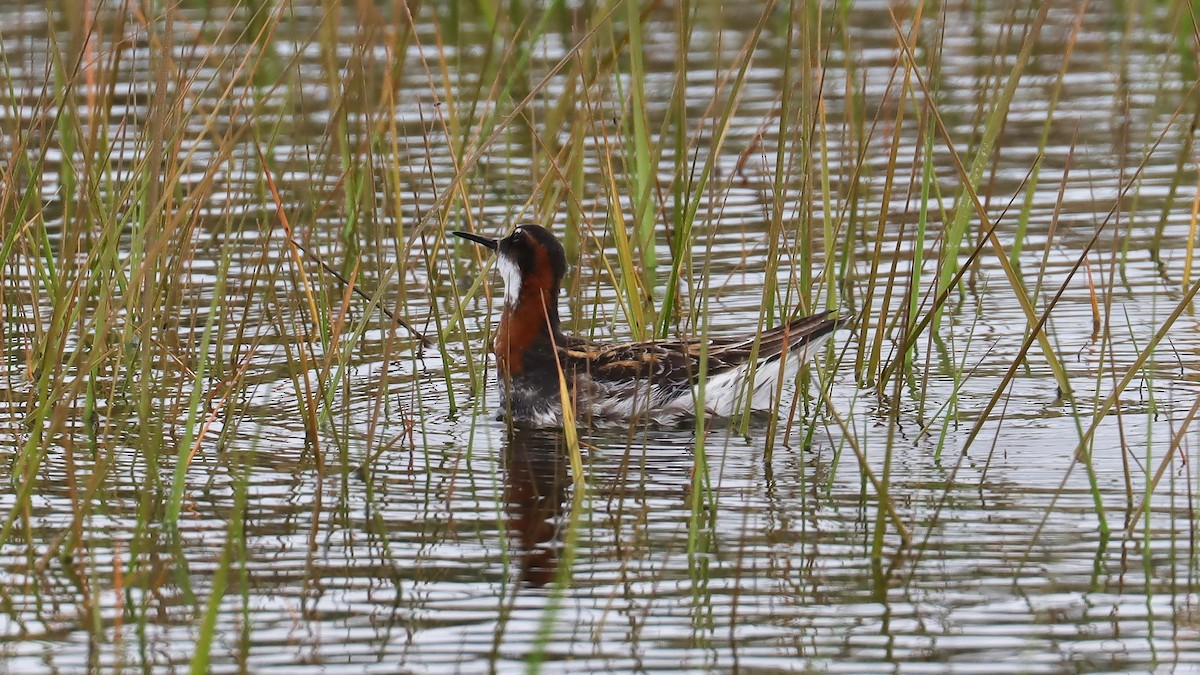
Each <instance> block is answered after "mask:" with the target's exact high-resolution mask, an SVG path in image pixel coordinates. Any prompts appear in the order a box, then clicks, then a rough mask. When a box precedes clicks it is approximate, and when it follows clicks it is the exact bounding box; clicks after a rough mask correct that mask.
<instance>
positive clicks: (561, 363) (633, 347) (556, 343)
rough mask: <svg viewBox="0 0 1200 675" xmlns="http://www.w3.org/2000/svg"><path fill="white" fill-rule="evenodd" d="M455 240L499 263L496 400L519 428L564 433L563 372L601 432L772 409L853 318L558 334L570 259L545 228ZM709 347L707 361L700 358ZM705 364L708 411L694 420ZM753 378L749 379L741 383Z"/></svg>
mask: <svg viewBox="0 0 1200 675" xmlns="http://www.w3.org/2000/svg"><path fill="white" fill-rule="evenodd" d="M452 234H454V235H455V236H457V237H461V238H462V239H465V240H467V241H470V242H474V243H475V244H478V245H480V246H484V247H486V248H488V249H490V250H492V251H493V252H495V254H496V256H497V267H498V268H499V270H500V277H501V278H502V279H503V281H504V307H503V310H502V311H501V313H500V323H499V325H497V326H496V329H495V333H494V337H493V341H492V353H493V355H494V357H495V362H496V369H497V371H498V378H497V379H498V381H499V387H500V393H501V400H502V402H503V405H504V406H505V410H506V412H507V414H508V417H509V419H510V420H511V422H512V423H513V424H514V425H517V426H527V427H532V428H552V427H559V428H561V427H562V426H563V422H564V419H563V405H562V398H563V397H562V390H561V389H560V373H561V375H562V377H563V379H564V381H565V383H566V385H567V390H568V392H569V396H570V401H569V402H570V403H571V406H570V407H569V410H573V411H574V413H575V415H574V417H575V418H577V419H576V421H583V422H587V423H591V424H594V425H597V426H603V425H612V424H622V423H628V422H633V421H640V420H642V421H649V422H652V423H658V424H663V425H670V424H680V423H683V422H685V421H687V420H695V419H696V418H698V417H704V416H713V417H731V416H733V415H734V414H736V413H737V412H738V411H739V410H741V409H742V408H743V406H744V401H745V397H746V396H749V397H750V402H751V408H752V409H757V410H762V409H764V408H765V407H766V406H767V405H769V404H770V400H771V397H772V394H773V392H774V390H775V385H776V383H777V382H778V381H779V378H781V377H784V378H788V377H791V376H794V375H795V373H796V372H797V370H798V369H799V367H800V365H801V364H802V363H803V362H805V361H806V360H807V359H808V358H809V356H811V355H812V354H813V353H815V352H816V350H817V349H818V348H819V347H820V346H821V344H823V343H824V342H825V340H827V339H828V338H829V337H830V336H831V335H832V334H833V332H834V331H836V330H837V329H839V328H842V327H844V326H846V325H847V324H848V323H849V322H850V317H842V316H836V313H834V312H823V313H819V314H814V315H810V316H803V317H800V318H797V319H794V320H791V321H788V322H786V323H784V324H782V325H779V326H776V327H774V328H771V329H769V330H765V331H762V333H761V334H758V335H756V334H753V333H751V334H744V335H735V336H730V337H715V338H710V339H707V340H703V341H702V340H701V339H696V338H693V339H682V340H651V341H645V342H629V343H611V344H603V343H597V342H592V341H590V340H587V339H584V338H581V337H577V336H574V335H568V334H566V333H564V332H563V331H562V322H561V320H560V318H559V314H558V296H559V292H560V290H561V288H562V281H563V277H564V276H565V275H566V273H567V256H566V252H565V250H564V249H563V247H562V244H560V243H559V242H558V239H556V238H555V236H554V235H553V234H552V233H551V232H550V231H549V230H547V229H545V228H543V227H541V226H540V225H532V224H530V225H519V226H517V227H516V228H514V229H513V230H512V232H511V233H510V234H509V235H508V236H506V237H504V238H502V239H491V238H488V237H484V236H481V235H478V234H475V233H472V232H462V231H454V232H452ZM756 342H757V346H758V349H757V352H756V351H755V349H754V347H755V343H756ZM705 349H707V359H706V360H702V358H701V356H702V351H704V350H705ZM781 358H782V359H783V361H784V363H783V367H782V368H781V367H780V366H779V361H780V359H781ZM752 359H753V360H752ZM702 362H703V363H704V368H705V371H706V372H705V373H704V375H705V378H704V380H705V385H704V398H703V400H704V409H703V411H702V414H701V415H697V410H696V406H695V401H696V393H697V392H696V389H697V387H698V386H699V383H700V374H701V373H700V366H701V363H702ZM752 371H753V372H754V379H753V381H752V382H747V380H748V379H749V376H750V373H751V372H752ZM747 385H748V387H747ZM503 417H504V413H501V419H502V418H503Z"/></svg>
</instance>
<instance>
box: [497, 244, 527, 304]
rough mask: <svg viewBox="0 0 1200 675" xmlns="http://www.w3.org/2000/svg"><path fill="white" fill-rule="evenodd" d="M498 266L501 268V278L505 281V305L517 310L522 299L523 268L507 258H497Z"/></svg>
mask: <svg viewBox="0 0 1200 675" xmlns="http://www.w3.org/2000/svg"><path fill="white" fill-rule="evenodd" d="M496 265H497V266H498V267H499V268H500V278H501V279H503V280H504V304H505V305H507V306H508V307H513V308H515V307H516V306H517V300H518V299H519V298H520V297H521V268H520V267H517V264H516V263H515V262H513V261H512V260H509V259H508V257H507V256H504V255H500V256H497V260H496Z"/></svg>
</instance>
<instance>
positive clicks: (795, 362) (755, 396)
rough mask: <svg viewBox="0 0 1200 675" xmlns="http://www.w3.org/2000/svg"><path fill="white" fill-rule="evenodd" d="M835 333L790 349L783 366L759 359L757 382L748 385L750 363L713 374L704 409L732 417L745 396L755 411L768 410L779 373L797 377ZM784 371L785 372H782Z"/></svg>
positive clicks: (709, 382) (705, 391)
mask: <svg viewBox="0 0 1200 675" xmlns="http://www.w3.org/2000/svg"><path fill="white" fill-rule="evenodd" d="M832 334H833V333H832V332H829V333H826V334H825V335H822V336H821V337H819V338H817V339H815V340H812V341H810V342H809V343H808V344H806V345H804V346H803V347H801V348H799V349H791V350H789V351H788V353H787V355H786V356H785V357H784V359H783V368H782V369H780V367H779V366H780V364H779V361H778V360H776V361H773V362H767V361H766V360H763V361H759V363H758V368H757V370H755V372H754V383H753V384H752V385H751V386H750V387H747V386H746V384H747V382H746V375H747V374H748V373H749V371H750V366H749V364H743V365H741V366H738V367H737V368H734V369H732V370H727V371H725V372H723V373H721V374H720V375H717V376H714V377H710V378H709V379H708V381H707V382H705V384H704V408H705V409H706V410H708V411H709V412H711V413H713V414H715V415H717V416H719V417H729V416H731V415H733V413H734V412H736V411H738V410H740V409H741V408H742V406H743V405H745V403H744V402H745V400H746V397H747V396H749V397H750V407H751V408H752V409H754V410H768V409H770V407H771V402H772V401H771V399H772V398H773V397H774V396H775V385H776V384H777V383H778V382H779V379H780V376H781V375H782V377H783V378H784V379H785V380H787V379H791V378H793V377H795V376H796V371H798V370H800V364H802V363H804V362H805V361H807V360H808V359H809V357H811V356H812V355H813V354H816V353H817V351H818V349H819V348H820V346H821V344H822V343H824V342H825V341H826V340H828V339H829V338H830V336H831V335H832ZM781 371H782V372H781Z"/></svg>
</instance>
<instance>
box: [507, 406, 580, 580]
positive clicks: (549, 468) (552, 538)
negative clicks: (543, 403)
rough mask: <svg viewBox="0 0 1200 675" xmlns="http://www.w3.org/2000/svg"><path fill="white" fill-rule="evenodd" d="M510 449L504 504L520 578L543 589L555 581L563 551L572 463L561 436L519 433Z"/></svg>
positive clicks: (513, 435) (532, 431) (512, 438)
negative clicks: (518, 560)
mask: <svg viewBox="0 0 1200 675" xmlns="http://www.w3.org/2000/svg"><path fill="white" fill-rule="evenodd" d="M506 443H507V444H506V446H505V448H504V479H505V480H504V504H505V507H506V511H507V514H508V523H507V524H508V537H509V545H510V546H513V545H514V544H515V547H514V548H515V549H516V550H517V551H516V552H517V553H518V555H519V559H520V562H521V567H520V579H521V581H523V582H524V583H526V584H528V585H530V586H534V587H541V586H545V585H546V584H548V583H550V582H551V581H553V580H554V575H555V573H556V571H557V568H558V557H559V551H560V549H561V548H562V540H561V536H562V528H563V524H562V523H563V509H564V507H565V505H566V498H567V485H568V484H569V483H570V479H569V478H568V476H567V464H568V461H569V460H568V458H567V455H566V452H567V450H566V443H565V441H564V439H563V435H562V432H561V431H554V430H549V429H546V430H536V429H514V430H513V431H512V433H511V434H510V435H509V437H508V439H507V441H506Z"/></svg>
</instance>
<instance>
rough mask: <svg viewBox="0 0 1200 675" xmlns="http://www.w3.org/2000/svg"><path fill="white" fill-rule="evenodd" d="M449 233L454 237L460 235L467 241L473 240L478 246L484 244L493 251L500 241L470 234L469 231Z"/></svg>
mask: <svg viewBox="0 0 1200 675" xmlns="http://www.w3.org/2000/svg"><path fill="white" fill-rule="evenodd" d="M450 234H453V235H454V236H456V237H462V238H463V239H466V240H467V241H473V242H475V243H476V244H479V245H480V246H486V247H488V248H490V249H492V250H493V251H495V250H496V249H497V248H498V247H499V246H500V242H498V241H496V240H495V239H488V238H487V237H481V236H479V235H477V234H471V233H470V232H451V233H450Z"/></svg>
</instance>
